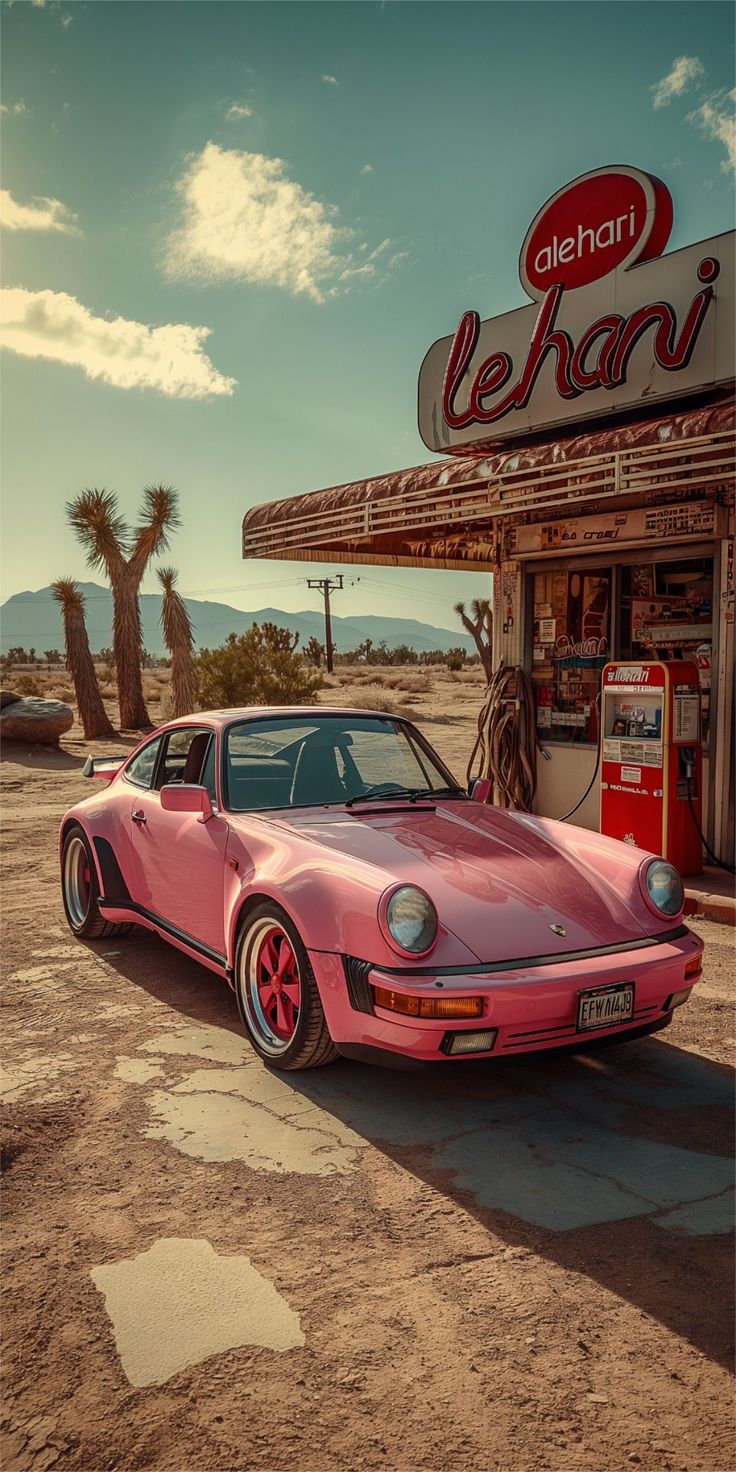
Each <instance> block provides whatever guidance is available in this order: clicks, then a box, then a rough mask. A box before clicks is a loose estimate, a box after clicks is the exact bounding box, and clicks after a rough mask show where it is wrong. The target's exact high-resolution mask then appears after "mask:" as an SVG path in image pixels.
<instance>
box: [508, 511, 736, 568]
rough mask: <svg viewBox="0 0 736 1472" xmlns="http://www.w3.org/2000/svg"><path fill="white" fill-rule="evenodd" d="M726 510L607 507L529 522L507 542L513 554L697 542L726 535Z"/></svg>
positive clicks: (511, 529)
mask: <svg viewBox="0 0 736 1472" xmlns="http://www.w3.org/2000/svg"><path fill="white" fill-rule="evenodd" d="M725 535H726V512H725V508H723V507H719V506H714V505H713V503H712V502H709V501H695V502H692V503H691V504H689V505H684V504H675V505H672V506H655V507H652V508H651V509H647V507H644V506H641V507H636V508H634V509H632V510H631V511H606V512H602V513H600V514H599V515H597V516H577V517H570V518H569V519H568V520H567V521H555V522H529V523H528V524H527V525H526V526H515V527H509V528H508V531H507V533H506V542H505V546H504V551H505V555H506V556H507V557H509V558H511V557H518V556H524V557H535V556H543V555H545V554H547V553H548V552H550V551H554V552H562V553H565V552H567V553H573V552H574V553H576V554H577V553H579V552H598V553H600V551H601V549H602V548H603V547H614V546H626V545H628V544H629V543H630V542H656V543H657V544H660V543H661V542H665V541H666V542H676V541H679V540H681V539H682V540H690V541H692V539H693V537H694V536H704V537H713V536H725Z"/></svg>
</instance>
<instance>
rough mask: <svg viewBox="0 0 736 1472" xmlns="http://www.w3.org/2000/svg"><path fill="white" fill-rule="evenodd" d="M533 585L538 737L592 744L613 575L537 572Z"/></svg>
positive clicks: (595, 571)
mask: <svg viewBox="0 0 736 1472" xmlns="http://www.w3.org/2000/svg"><path fill="white" fill-rule="evenodd" d="M531 582H532V584H533V598H534V631H533V639H534V643H533V653H532V683H533V685H534V693H535V697H536V706H537V733H538V735H539V737H540V739H542V740H544V741H573V742H594V741H595V740H596V739H597V732H598V719H597V714H596V701H597V698H598V691H599V690H600V681H601V670H602V669H603V666H604V664H605V663H606V659H607V658H608V654H609V640H610V633H609V623H610V602H611V593H610V589H611V574H610V571H609V570H607V569H603V570H601V569H600V568H596V569H591V571H590V572H587V571H586V572H537V573H534V574H533V575H532V578H531Z"/></svg>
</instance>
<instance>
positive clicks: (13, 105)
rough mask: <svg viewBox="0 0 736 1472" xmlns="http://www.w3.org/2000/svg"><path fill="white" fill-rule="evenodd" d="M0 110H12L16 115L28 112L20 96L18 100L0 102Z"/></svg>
mask: <svg viewBox="0 0 736 1472" xmlns="http://www.w3.org/2000/svg"><path fill="white" fill-rule="evenodd" d="M0 112H14V113H15V115H16V117H18V116H19V115H20V114H21V113H23V112H28V108H27V107H26V105H25V102H24V101H23V98H22V97H21V98H20V99H19V100H18V102H0Z"/></svg>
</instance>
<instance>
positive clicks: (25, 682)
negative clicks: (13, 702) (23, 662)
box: [13, 675, 44, 695]
mask: <svg viewBox="0 0 736 1472" xmlns="http://www.w3.org/2000/svg"><path fill="white" fill-rule="evenodd" d="M13 690H14V691H15V694H16V695H43V693H44V686H43V680H39V678H38V676H37V675H14V676H13Z"/></svg>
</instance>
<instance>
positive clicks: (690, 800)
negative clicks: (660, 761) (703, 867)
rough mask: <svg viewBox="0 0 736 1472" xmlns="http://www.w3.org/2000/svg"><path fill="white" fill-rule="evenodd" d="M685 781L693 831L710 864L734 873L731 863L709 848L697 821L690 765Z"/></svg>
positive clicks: (735, 872) (735, 871)
mask: <svg viewBox="0 0 736 1472" xmlns="http://www.w3.org/2000/svg"><path fill="white" fill-rule="evenodd" d="M685 783H686V786H687V804H688V807H689V809H690V817H691V818H692V820H693V826H694V828H695V832H696V833H697V835H698V838H699V839H700V842H701V843H702V845H703V848H704V849H705V852H706V853H707V855H708V858H709V859H710V861H711V863H712V864H715V866H716V868H717V869H725V871H726V873H727V874H736V869H735V868H734V866H733V864H727V863H726V861H725V859H719V857H718V855H717V854H715V853H714V852H713V849H712V848H711V846H710V844H709V842H708V840H707V838H706V836H705V834H704V832H703V830H702V828H701V826H700V824H699V822H698V818H697V814H696V812H695V803H694V802H693V778H692V767H690V768H689V769H688V770H687V771H686V773H685Z"/></svg>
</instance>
